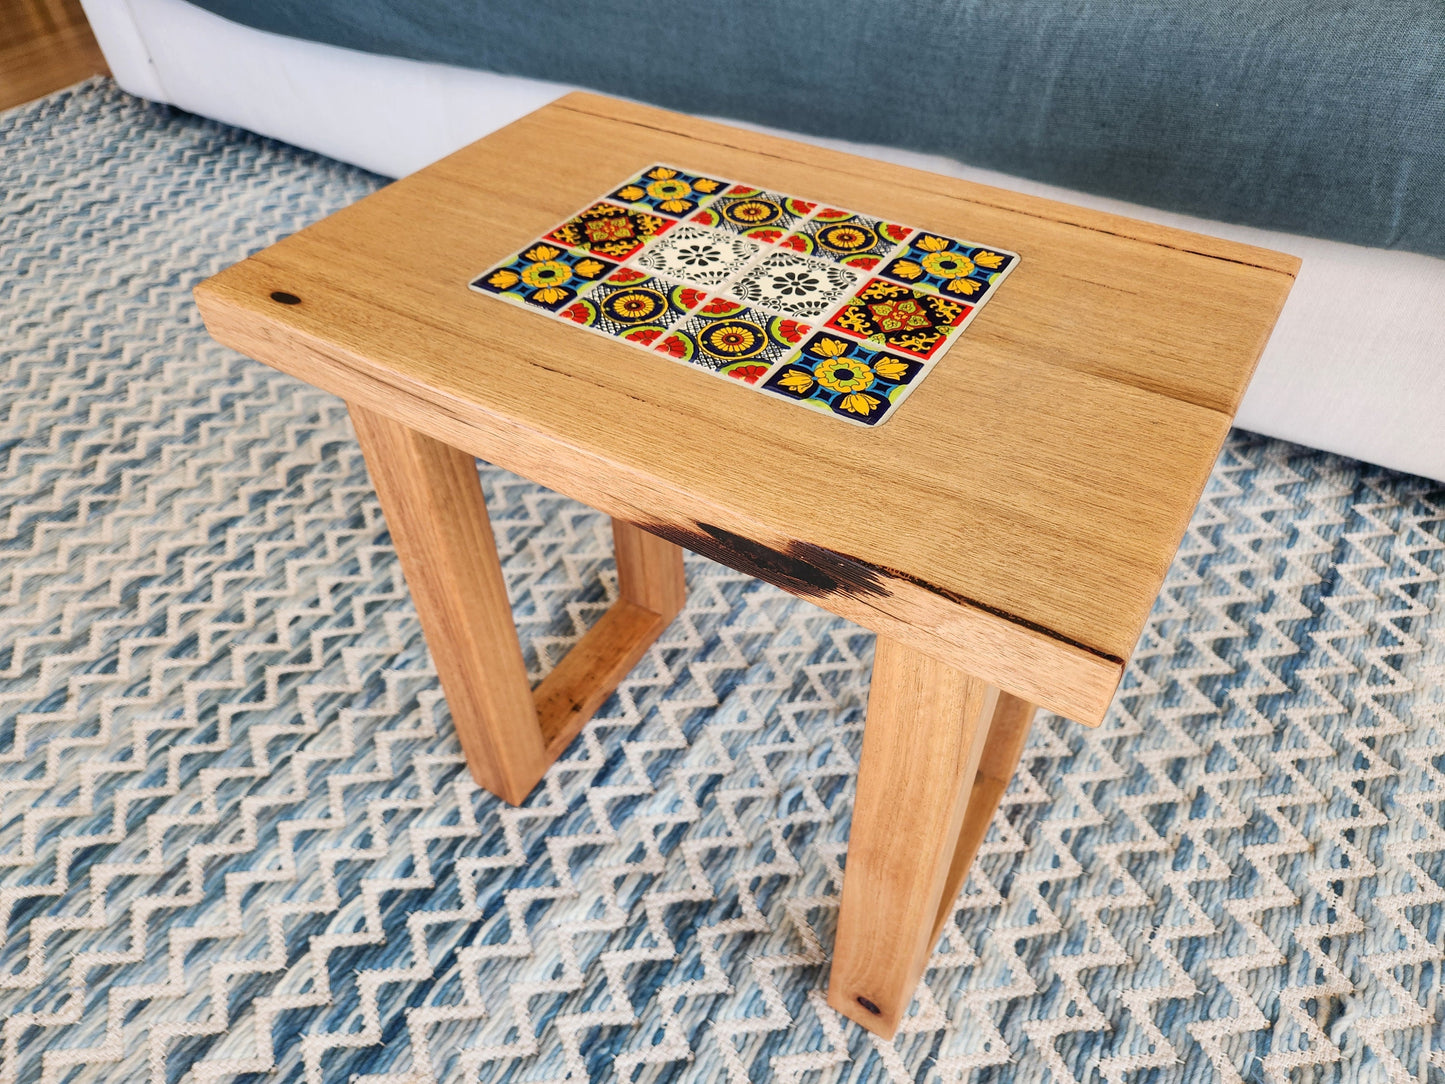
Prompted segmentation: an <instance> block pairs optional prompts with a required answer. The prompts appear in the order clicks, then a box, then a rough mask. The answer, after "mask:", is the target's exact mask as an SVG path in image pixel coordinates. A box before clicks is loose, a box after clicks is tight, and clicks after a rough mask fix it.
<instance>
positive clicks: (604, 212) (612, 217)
mask: <svg viewBox="0 0 1445 1084" xmlns="http://www.w3.org/2000/svg"><path fill="white" fill-rule="evenodd" d="M676 224H677V223H675V222H672V221H671V220H669V219H666V218H659V217H658V216H657V215H649V214H644V213H643V212H641V211H636V210H633V209H631V208H628V207H619V206H618V205H617V204H615V203H606V202H600V201H599V202H597V203H594V204H593V205H592V206H591V207H588V208H587V209H586V210H585V211H582V212H580V213H579V214H577V215H575V216H574V217H572V218H569V219H568V220H567V221H566V222H564V223H562V225H560V226H558V227H557V228H556V229H555V230H553V231H552V232H551V233H549V234H547V236H546V237H545V238H543V240H547V241H556V242H557V243H558V244H559V245H566V246H568V247H569V248H577V249H581V250H583V251H584V252H590V253H592V254H593V255H595V256H606V257H608V258H609V259H614V260H625V259H627V257H628V256H631V255H632V254H633V253H634V252H636V251H637V250H638V249H640V248H641V247H642V246H643V245H645V244H647V242H648V241H650V240H652V239H653V238H654V237H657V236H658V235H660V234H662V233H665V232H666V231H667V230H670V229H672V227H673V226H675V225H676Z"/></svg>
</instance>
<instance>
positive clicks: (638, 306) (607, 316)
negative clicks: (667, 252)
mask: <svg viewBox="0 0 1445 1084" xmlns="http://www.w3.org/2000/svg"><path fill="white" fill-rule="evenodd" d="M707 299H708V295H707V294H705V293H703V292H702V291H701V290H699V289H697V288H696V287H694V286H683V285H681V284H679V283H675V282H669V281H667V280H666V279H663V278H659V277H658V276H656V275H647V274H644V273H643V272H641V271H638V270H636V269H635V268H631V267H621V268H618V269H617V270H616V271H614V272H612V274H610V275H608V276H607V278H606V279H605V280H603V281H602V282H600V283H598V284H597V285H596V286H595V287H594V288H593V289H591V290H590V291H588V292H587V294H586V295H585V296H583V297H579V298H578V299H577V300H576V301H574V302H572V304H570V305H568V306H567V307H566V308H565V309H562V310H561V311H559V312H558V313H557V315H558V316H560V317H561V318H562V319H564V320H571V321H572V322H573V323H575V324H580V325H582V326H583V327H590V328H593V329H594V330H596V331H601V332H603V333H604V334H607V335H613V336H615V337H617V338H619V339H624V340H626V341H627V342H630V343H636V344H638V345H639V346H651V345H652V344H653V343H654V342H656V341H657V340H658V338H659V337H661V335H662V333H663V332H664V331H666V330H667V329H668V328H669V327H670V326H672V324H674V323H676V322H677V321H678V320H681V319H682V318H683V317H685V316H687V315H688V313H690V312H691V311H692V310H693V309H696V308H697V307H698V306H699V305H701V304H702V303H703V302H704V301H706V300H707Z"/></svg>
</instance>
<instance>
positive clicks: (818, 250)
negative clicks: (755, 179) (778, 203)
mask: <svg viewBox="0 0 1445 1084" xmlns="http://www.w3.org/2000/svg"><path fill="white" fill-rule="evenodd" d="M912 235H913V227H912V226H900V225H898V224H897V223H896V222H884V221H883V220H882V219H878V218H869V217H867V216H866V215H859V214H854V213H853V212H852V211H840V210H838V209H837V208H835V207H824V208H822V209H820V210H819V211H818V213H817V214H815V215H814V216H813V217H812V218H811V219H810V220H809V221H807V222H805V223H804V224H803V226H802V228H801V229H799V230H798V232H797V233H793V234H789V235H788V236H787V237H785V238H783V240H782V241H780V242H779V244H780V245H782V247H783V248H790V249H792V250H793V251H795V252H803V253H807V254H809V255H814V256H821V257H822V258H823V259H826V260H835V261H837V262H838V263H841V264H846V265H847V266H849V267H853V268H857V269H858V270H859V271H871V270H873V269H874V268H875V267H877V266H878V265H879V264H880V263H881V262H882V261H883V257H885V256H887V255H888V254H889V253H890V252H892V251H893V250H894V249H895V248H897V247H898V244H899V242H901V241H906V240H908V238H909V237H911V236H912Z"/></svg>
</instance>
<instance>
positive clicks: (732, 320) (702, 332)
mask: <svg viewBox="0 0 1445 1084" xmlns="http://www.w3.org/2000/svg"><path fill="white" fill-rule="evenodd" d="M811 330H813V329H812V328H810V327H808V326H807V325H806V324H800V323H798V321H796V320H790V319H788V318H787V317H783V316H769V315H767V314H766V313H763V312H758V311H757V310H756V309H747V308H744V309H740V310H739V311H738V312H736V313H735V314H733V315H731V316H724V317H718V318H713V319H709V318H708V317H707V316H702V315H698V316H691V317H689V318H688V319H686V320H684V321H683V322H682V323H680V324H678V325H677V327H675V328H673V329H672V330H671V331H669V332H668V333H667V335H666V336H665V337H664V338H663V340H662V341H661V342H660V343H658V345H657V347H656V349H657V350H659V351H661V352H662V353H664V354H666V355H667V356H668V357H670V358H675V359H677V360H678V361H685V362H687V363H688V364H690V365H698V366H701V367H702V368H704V369H711V370H713V371H714V372H719V371H721V370H722V369H723V368H724V367H732V366H736V365H739V364H743V365H761V366H763V367H764V368H765V369H766V368H767V367H768V366H770V365H772V363H773V362H775V361H777V360H778V359H779V358H781V357H782V356H783V355H784V354H786V353H787V352H788V351H790V350H792V349H794V348H795V347H796V346H797V345H798V343H800V342H802V341H803V337H804V336H806V335H807V334H808V332H810V331H811ZM758 375H761V374H758Z"/></svg>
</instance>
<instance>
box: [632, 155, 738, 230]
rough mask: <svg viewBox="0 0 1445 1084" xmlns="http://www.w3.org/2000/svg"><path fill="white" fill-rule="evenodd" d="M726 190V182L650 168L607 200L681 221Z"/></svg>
mask: <svg viewBox="0 0 1445 1084" xmlns="http://www.w3.org/2000/svg"><path fill="white" fill-rule="evenodd" d="M726 187H727V182H726V181H719V180H716V179H714V178H712V177H704V176H702V175H701V174H697V173H684V172H683V171H682V170H680V169H673V168H671V167H670V166H653V167H652V168H651V169H646V170H643V171H642V172H641V173H639V174H638V175H637V176H636V177H634V178H632V180H630V181H628V182H627V183H626V184H624V185H623V186H622V187H621V188H619V189H617V190H616V191H615V192H612V193H610V198H612V199H615V200H620V201H621V202H622V203H629V204H632V205H633V206H640V207H646V208H647V209H648V210H650V211H653V212H655V213H657V214H660V215H668V216H669V217H671V218H684V217H686V216H687V215H689V214H690V213H692V212H693V211H696V210H697V209H698V207H700V206H701V205H702V204H704V203H706V202H707V201H708V200H710V199H712V197H713V196H715V195H717V194H718V193H719V192H721V191H722V190H723V189H724V188H726Z"/></svg>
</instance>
